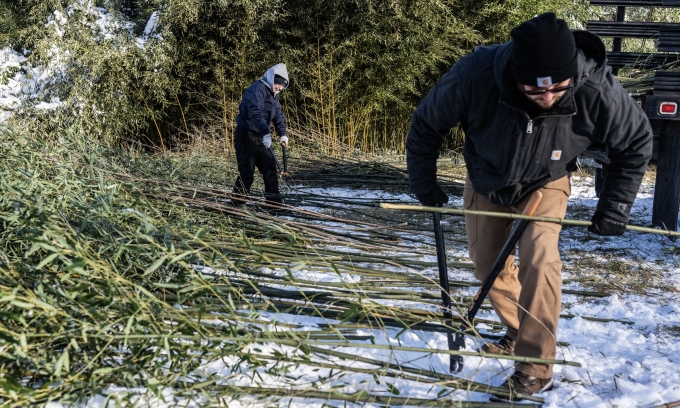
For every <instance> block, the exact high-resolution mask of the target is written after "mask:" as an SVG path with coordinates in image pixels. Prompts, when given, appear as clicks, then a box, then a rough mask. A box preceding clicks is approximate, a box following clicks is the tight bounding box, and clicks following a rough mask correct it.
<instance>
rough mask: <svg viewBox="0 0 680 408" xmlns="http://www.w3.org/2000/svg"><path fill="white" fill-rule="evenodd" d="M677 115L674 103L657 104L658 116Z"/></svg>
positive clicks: (676, 106) (676, 107)
mask: <svg viewBox="0 0 680 408" xmlns="http://www.w3.org/2000/svg"><path fill="white" fill-rule="evenodd" d="M676 113H678V104H677V103H675V102H661V103H660V104H659V114H660V115H675V114H676Z"/></svg>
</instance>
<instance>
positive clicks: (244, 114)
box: [232, 64, 288, 205]
mask: <svg viewBox="0 0 680 408" xmlns="http://www.w3.org/2000/svg"><path fill="white" fill-rule="evenodd" d="M287 87H288V71H287V70H286V65H285V64H276V65H274V66H273V67H271V68H269V69H268V70H267V72H265V73H264V75H262V77H261V78H260V79H259V80H258V81H256V82H255V83H254V84H252V85H251V86H250V87H249V88H248V89H246V91H245V92H244V93H243V98H242V99H241V104H240V105H239V108H238V110H239V113H238V116H236V130H235V132H234V147H235V150H236V160H237V164H238V172H239V176H238V177H237V178H236V182H235V183H234V188H233V192H234V193H235V194H236V195H238V196H239V198H235V199H233V200H232V202H233V203H234V204H236V205H240V204H244V203H245V198H246V196H247V195H249V194H250V187H251V186H252V184H253V180H254V176H255V168H256V167H257V169H258V170H259V171H260V173H261V174H262V178H263V180H264V196H265V199H266V201H267V202H268V203H269V204H282V203H283V199H282V198H281V193H280V191H279V178H278V173H277V168H276V160H275V158H274V156H273V153H272V150H271V149H270V148H271V145H272V137H271V133H270V132H271V131H270V128H271V125H272V124H273V125H274V129H276V133H277V134H278V136H279V142H280V143H281V144H282V145H283V146H288V136H286V121H285V118H284V115H283V112H282V111H281V104H280V103H279V93H280V92H281V91H282V90H284V89H286V88H287Z"/></svg>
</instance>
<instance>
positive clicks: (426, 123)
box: [406, 62, 466, 194]
mask: <svg viewBox="0 0 680 408" xmlns="http://www.w3.org/2000/svg"><path fill="white" fill-rule="evenodd" d="M459 64H460V62H459ZM463 92H464V86H463V85H462V79H461V73H460V69H459V68H458V65H454V66H453V67H452V68H451V69H450V70H449V71H448V72H447V73H446V74H444V75H443V76H442V77H441V78H440V79H439V81H438V82H437V83H436V84H435V86H434V87H432V89H430V91H429V92H428V94H427V95H426V96H425V98H424V99H423V100H422V101H421V102H420V104H419V105H418V107H417V108H416V110H415V112H414V113H413V116H412V117H411V128H410V130H409V132H408V136H407V138H406V165H407V168H408V175H409V187H410V189H411V192H412V193H414V194H424V193H428V192H430V191H432V190H433V189H434V188H435V185H436V183H437V174H436V173H437V158H438V157H439V149H440V148H441V145H442V141H443V140H444V136H446V135H447V134H448V133H449V131H450V130H451V129H452V128H454V127H455V126H456V125H457V124H458V122H460V121H462V120H463V116H464V112H466V109H465V103H464V97H463Z"/></svg>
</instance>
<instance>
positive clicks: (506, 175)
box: [406, 31, 652, 222]
mask: <svg viewBox="0 0 680 408" xmlns="http://www.w3.org/2000/svg"><path fill="white" fill-rule="evenodd" d="M573 34H574V38H575V40H576V45H577V48H578V74H577V75H576V76H575V77H574V78H573V84H574V88H573V89H571V90H569V91H567V94H565V95H564V97H563V98H562V99H561V100H560V101H558V102H557V103H556V104H555V105H554V106H553V107H552V108H551V109H549V110H540V109H538V110H537V111H536V112H533V113H534V115H529V114H528V113H527V109H525V108H523V107H526V106H527V103H526V101H527V99H526V97H525V96H524V95H522V94H520V92H519V91H517V85H516V82H515V81H514V80H513V79H512V76H511V75H510V74H508V70H507V69H506V68H507V66H508V62H509V60H510V55H511V51H512V46H513V43H512V41H509V42H507V43H505V44H500V45H493V46H489V47H477V48H475V50H474V51H473V52H472V53H470V54H469V55H467V56H465V57H463V58H461V59H460V60H459V61H458V62H457V63H456V64H455V65H454V66H453V67H452V68H451V69H450V70H449V71H448V72H447V73H446V74H445V75H443V76H442V77H441V78H440V79H439V81H438V82H437V84H436V85H435V86H434V87H433V88H432V89H431V90H430V92H429V93H428V94H427V96H425V98H424V99H423V100H422V102H421V103H420V105H419V106H418V108H417V109H416V111H415V112H414V114H413V117H412V121H411V129H410V131H409V134H408V138H407V141H406V154H407V164H408V173H409V180H410V188H411V191H412V192H413V193H415V194H424V193H427V192H429V191H431V190H432V189H434V188H435V184H436V160H437V157H438V155H439V148H440V147H441V145H442V140H443V138H444V136H446V135H447V134H448V133H449V131H450V129H451V128H453V127H455V126H456V125H457V124H458V123H460V124H461V126H462V129H463V130H464V132H465V144H464V148H463V154H464V157H465V164H466V166H467V171H468V175H469V177H470V181H471V182H472V185H473V187H474V189H475V191H476V192H478V193H480V194H482V195H484V196H485V197H487V198H488V199H489V200H490V201H491V202H492V203H495V204H497V205H501V206H505V207H507V206H511V205H514V204H516V203H518V202H519V201H521V200H522V199H523V198H525V197H526V196H527V195H528V194H530V193H531V192H532V191H535V190H537V189H539V188H541V187H543V186H544V185H545V184H546V183H548V182H550V181H553V180H557V179H559V178H562V177H564V176H565V175H567V174H568V173H569V171H570V170H573V169H571V168H570V166H569V164H570V163H571V164H572V165H573V163H574V161H575V159H576V157H577V156H578V155H579V154H580V153H582V152H583V151H584V150H585V149H587V148H588V147H590V146H596V147H599V148H603V149H605V150H606V152H607V155H608V156H609V158H610V159H611V164H610V165H609V166H608V167H607V176H606V178H605V181H604V189H603V191H602V193H601V194H600V199H599V202H598V210H600V211H602V212H604V213H605V214H607V215H609V216H611V217H613V218H615V219H618V220H621V221H624V222H625V221H627V219H628V216H629V214H630V207H631V205H632V204H633V201H634V199H635V196H636V194H637V191H638V188H639V186H640V183H641V181H642V176H643V174H644V172H645V170H646V168H647V163H648V161H649V159H650V158H651V154H652V130H651V127H650V125H649V121H648V120H647V117H646V116H645V114H644V112H643V110H642V109H641V108H640V107H639V106H637V104H636V102H635V100H634V99H633V98H632V97H630V96H629V95H628V94H627V93H626V91H625V90H624V89H623V87H622V86H621V84H620V83H619V82H618V81H617V80H616V78H615V77H614V76H613V75H612V73H611V68H610V67H609V66H607V65H606V59H605V58H606V50H605V47H604V44H603V43H602V41H601V40H600V39H599V37H597V36H596V35H594V34H592V33H589V32H587V31H573ZM521 98H524V99H521Z"/></svg>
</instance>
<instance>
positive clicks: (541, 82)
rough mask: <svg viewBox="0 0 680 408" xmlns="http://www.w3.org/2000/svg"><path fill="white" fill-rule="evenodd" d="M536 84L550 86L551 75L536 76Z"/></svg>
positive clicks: (551, 82)
mask: <svg viewBox="0 0 680 408" xmlns="http://www.w3.org/2000/svg"><path fill="white" fill-rule="evenodd" d="M536 83H537V84H538V86H552V84H553V81H552V77H538V78H536Z"/></svg>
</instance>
